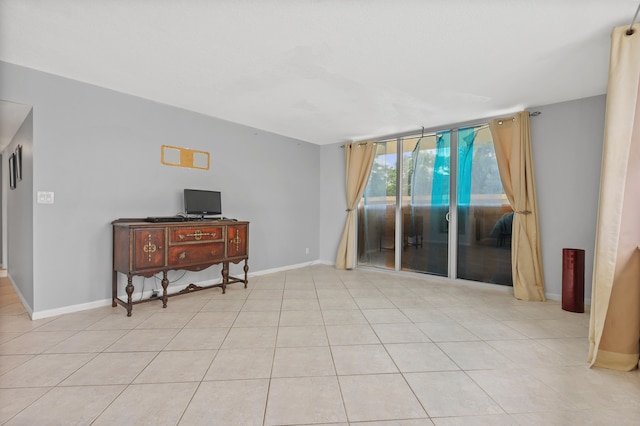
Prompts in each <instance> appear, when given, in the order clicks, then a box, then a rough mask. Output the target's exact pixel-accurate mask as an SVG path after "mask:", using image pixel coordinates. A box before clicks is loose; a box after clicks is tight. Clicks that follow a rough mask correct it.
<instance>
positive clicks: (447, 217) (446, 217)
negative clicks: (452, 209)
mask: <svg viewBox="0 0 640 426" xmlns="http://www.w3.org/2000/svg"><path fill="white" fill-rule="evenodd" d="M450 214H451V213H449V212H447V214H446V215H444V218H445V219H447V222H449V215H450Z"/></svg>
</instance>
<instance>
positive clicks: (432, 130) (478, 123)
mask: <svg viewBox="0 0 640 426" xmlns="http://www.w3.org/2000/svg"><path fill="white" fill-rule="evenodd" d="M540 114H542V113H541V112H540V111H531V112H529V117H537V116H539V115H540ZM507 117H508V114H507ZM495 118H506V117H503V116H495V117H488V118H483V119H481V120H475V121H465V122H462V123H457V124H452V125H449V126H446V125H445V126H437V127H431V128H428V129H425V128H424V126H423V127H422V129H416V130H410V131H407V132H402V133H394V134H390V135H385V136H380V137H378V138H376V140H375V142H378V141H381V140H385V139H395V138H402V137H406V136H412V135H415V134H416V133H421V134H422V135H423V136H424V134H425V133H437V132H438V131H441V130H458V129H464V128H467V127H476V126H482V125H484V124H487V123H488V122H489V121H490V120H493V119H495ZM368 142H371V141H368ZM349 143H357V144H359V145H364V144H366V143H367V141H360V142H356V141H353V142H349ZM340 148H344V145H340Z"/></svg>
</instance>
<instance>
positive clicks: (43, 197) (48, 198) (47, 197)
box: [38, 191, 54, 204]
mask: <svg viewBox="0 0 640 426" xmlns="http://www.w3.org/2000/svg"><path fill="white" fill-rule="evenodd" d="M53 195H54V194H53V192H48V191H38V204H53V200H54V196H53Z"/></svg>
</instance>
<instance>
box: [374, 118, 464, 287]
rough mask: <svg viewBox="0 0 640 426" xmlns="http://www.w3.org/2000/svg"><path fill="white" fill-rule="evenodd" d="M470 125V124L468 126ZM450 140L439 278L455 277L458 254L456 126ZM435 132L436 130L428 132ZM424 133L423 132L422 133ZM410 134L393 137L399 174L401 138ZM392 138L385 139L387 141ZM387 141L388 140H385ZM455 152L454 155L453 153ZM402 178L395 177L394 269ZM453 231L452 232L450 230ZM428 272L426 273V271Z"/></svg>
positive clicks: (400, 223)
mask: <svg viewBox="0 0 640 426" xmlns="http://www.w3.org/2000/svg"><path fill="white" fill-rule="evenodd" d="M470 127H471V126H470ZM450 131H451V141H450V152H451V153H452V154H451V155H450V156H449V188H453V190H451V191H450V194H449V212H448V213H447V217H448V220H447V228H448V229H447V238H448V251H447V276H446V277H441V278H448V279H453V280H455V279H457V255H458V251H457V250H458V232H457V229H458V206H457V203H458V179H457V177H458V128H457V127H456V128H451V129H450ZM430 133H437V132H430ZM423 135H424V133H423ZM411 136H412V135H406V136H398V137H397V138H395V143H396V151H397V152H398V155H396V173H397V175H399V174H400V173H401V171H402V153H403V152H404V150H403V146H402V143H403V139H405V138H407V137H411ZM393 139H394V138H389V139H387V140H388V141H391V140H393ZM387 143H389V142H387ZM454 153H455V155H453V154H454ZM402 214H403V212H402V179H400V178H398V177H396V204H395V216H396V217H395V236H394V238H395V240H394V241H395V245H394V247H395V253H394V254H395V260H394V269H393V270H394V271H395V272H401V271H402V245H403V241H402V235H403V231H404V230H403V229H402V226H403V220H402ZM452 231H453V232H452ZM427 274H428V273H427Z"/></svg>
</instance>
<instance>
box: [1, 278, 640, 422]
mask: <svg viewBox="0 0 640 426" xmlns="http://www.w3.org/2000/svg"><path fill="white" fill-rule="evenodd" d="M507 290H510V289H501V288H496V287H493V286H484V285H480V284H475V285H464V284H462V285H461V284H456V283H444V282H442V281H440V280H436V279H430V278H429V277H427V276H425V277H416V276H405V275H397V274H388V273H384V272H377V271H369V270H355V271H337V270H335V269H334V268H333V267H331V266H325V265H322V266H320V265H316V266H310V267H305V268H301V269H296V270H292V271H288V272H281V273H274V274H271V275H264V276H259V277H254V278H252V279H250V283H249V288H248V289H243V288H242V286H241V285H240V284H234V285H230V286H229V287H228V291H227V294H225V295H222V294H221V292H220V290H219V289H211V290H206V291H201V292H197V293H193V294H189V295H183V296H180V297H175V298H170V299H169V304H168V308H167V309H162V307H161V305H160V304H159V302H156V301H153V302H149V303H144V304H139V305H136V306H134V309H133V316H132V317H127V316H126V311H125V310H124V309H123V308H122V307H120V306H118V307H116V308H111V307H103V308H98V309H92V310H89V311H83V312H78V313H73V314H68V315H62V316H59V317H53V318H47V319H42V320H37V321H31V320H30V319H29V317H28V315H27V314H26V313H25V311H24V308H23V307H22V305H21V304H20V302H19V300H18V298H17V296H16V295H15V292H14V291H13V289H12V287H11V285H10V284H9V282H8V280H7V279H6V278H0V424H7V425H36V424H37V425H45V424H61V425H71V424H78V425H89V424H93V425H116V424H117V425H134V424H150V425H165V424H166V425H176V424H180V425H307V424H325V425H326V424H332V425H387V426H391V425H407V426H417V425H587V424H589V425H612V424H615V425H638V424H640V373H638V371H633V372H629V373H623V372H617V371H610V370H603V369H589V368H588V367H587V364H586V357H587V351H588V341H587V335H588V323H589V315H588V314H587V313H585V314H576V313H570V312H566V311H563V310H562V309H561V307H560V304H559V303H558V302H551V301H549V302H545V303H535V302H522V301H518V300H515V299H514V298H513V297H512V296H511V293H510V292H509V291H507Z"/></svg>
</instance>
